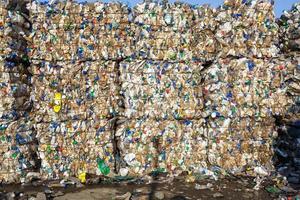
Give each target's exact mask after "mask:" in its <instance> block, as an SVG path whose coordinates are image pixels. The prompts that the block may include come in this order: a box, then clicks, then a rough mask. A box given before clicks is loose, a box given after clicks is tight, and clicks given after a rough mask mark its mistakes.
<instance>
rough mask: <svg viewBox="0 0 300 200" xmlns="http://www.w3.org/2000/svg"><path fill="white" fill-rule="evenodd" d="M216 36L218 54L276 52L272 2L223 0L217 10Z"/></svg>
mask: <svg viewBox="0 0 300 200" xmlns="http://www.w3.org/2000/svg"><path fill="white" fill-rule="evenodd" d="M217 13H218V14H217V16H216V21H217V24H218V27H217V30H216V34H215V36H216V38H217V40H218V42H219V45H220V48H219V49H220V54H219V56H221V57H227V56H239V57H241V56H249V57H252V56H253V57H260V58H261V57H273V56H276V55H277V53H278V52H279V49H278V48H277V46H276V45H277V44H278V41H279V38H278V25H277V24H276V22H275V14H274V11H273V4H272V1H269V0H263V1H242V0H225V1H224V5H223V6H221V7H220V8H218V9H217Z"/></svg>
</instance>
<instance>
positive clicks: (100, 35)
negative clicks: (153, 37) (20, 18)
mask: <svg viewBox="0 0 300 200" xmlns="http://www.w3.org/2000/svg"><path fill="white" fill-rule="evenodd" d="M28 7H29V10H30V20H31V22H32V33H31V35H30V37H29V38H30V40H31V43H30V46H29V47H28V52H29V55H30V57H31V58H32V59H42V60H48V61H49V60H86V59H93V60H97V59H102V58H105V59H118V58H121V57H125V56H129V55H130V54H131V49H130V48H131V46H132V43H131V40H132V37H130V35H131V29H130V24H129V14H128V13H129V9H128V7H127V6H125V5H123V4H121V3H100V2H97V3H76V2H72V1H69V0H68V1H64V2H54V3H52V4H51V2H50V3H48V4H47V3H46V4H42V3H39V2H38V1H32V2H31V3H30V4H29V5H28Z"/></svg>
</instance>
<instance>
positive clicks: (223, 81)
mask: <svg viewBox="0 0 300 200" xmlns="http://www.w3.org/2000/svg"><path fill="white" fill-rule="evenodd" d="M279 66H280V64H279V65H276V64H273V62H272V60H270V59H253V58H252V59H250V58H239V59H231V58H225V59H218V60H216V61H215V63H214V64H213V65H212V66H211V67H209V68H208V69H207V70H205V71H203V96H204V111H205V112H204V116H211V117H212V118H214V117H220V116H223V117H225V118H240V117H241V118H244V117H255V118H257V119H259V118H265V117H272V116H273V115H282V114H284V113H286V109H287V108H286V107H287V105H288V104H289V103H288V102H289V100H288V101H287V100H286V89H287V87H286V86H285V85H282V84H284V82H282V81H283V80H284V79H282V81H281V82H279V83H278V81H277V82H276V80H278V79H277V78H278V77H280V76H283V75H284V74H281V70H280V69H279V68H280V67H279ZM276 77H277V78H276ZM279 81H280V80H279ZM281 83H282V84H281ZM228 108H229V109H228Z"/></svg>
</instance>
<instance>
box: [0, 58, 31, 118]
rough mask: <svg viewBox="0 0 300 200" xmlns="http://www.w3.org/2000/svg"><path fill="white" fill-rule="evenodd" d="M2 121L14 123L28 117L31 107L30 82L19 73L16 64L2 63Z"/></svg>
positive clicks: (0, 73) (0, 84)
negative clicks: (20, 118) (13, 121)
mask: <svg viewBox="0 0 300 200" xmlns="http://www.w3.org/2000/svg"><path fill="white" fill-rule="evenodd" d="M0 68H1V69H2V71H1V72H0V88H1V90H0V94H1V108H0V121H12V120H16V119H18V118H19V117H22V116H25V115H27V114H26V113H27V111H28V110H29V109H30V107H31V103H30V86H29V83H30V80H29V79H28V77H27V75H26V74H23V73H19V72H18V70H17V69H16V68H17V67H16V66H15V64H14V63H9V62H7V61H4V60H2V61H0Z"/></svg>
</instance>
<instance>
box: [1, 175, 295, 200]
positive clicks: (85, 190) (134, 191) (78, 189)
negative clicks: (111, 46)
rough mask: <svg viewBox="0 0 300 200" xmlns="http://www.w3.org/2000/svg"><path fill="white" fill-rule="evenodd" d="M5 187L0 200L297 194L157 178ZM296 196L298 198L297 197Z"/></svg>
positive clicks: (250, 184) (235, 182)
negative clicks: (84, 183) (116, 181)
mask: <svg viewBox="0 0 300 200" xmlns="http://www.w3.org/2000/svg"><path fill="white" fill-rule="evenodd" d="M33 184H34V185H36V186H33V185H32V183H31V184H28V185H23V186H21V185H9V186H7V185H6V186H2V187H1V188H0V192H1V196H0V199H1V200H2V199H31V200H36V199H38V200H44V199H55V200H69V199H70V200H77V199H78V200H94V199H97V200H98V199H99V200H106V199H107V200H112V199H119V200H123V199H124V200H125V199H126V200H129V199H132V200H148V199H149V200H150V199H171V200H185V199H232V200H236V199H258V200H259V199H262V200H265V199H291V200H292V199H300V192H299V193H298V192H297V191H290V192H286V191H279V190H278V189H277V188H276V187H275V188H274V187H273V184H271V183H263V184H262V185H261V186H260V188H259V189H258V190H255V189H253V188H254V186H255V185H256V184H255V182H254V181H253V179H238V178H224V179H222V180H218V181H215V180H207V179H205V180H196V181H194V180H189V179H187V178H184V177H181V178H180V177H179V178H176V179H174V178H158V179H156V180H151V181H149V182H147V181H138V180H131V181H123V182H121V183H98V184H92V185H81V184H80V183H79V184H78V185H76V184H74V185H63V184H60V183H59V182H48V183H42V184H43V185H40V186H37V185H38V184H40V183H38V182H37V183H33ZM298 194H299V195H298Z"/></svg>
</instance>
